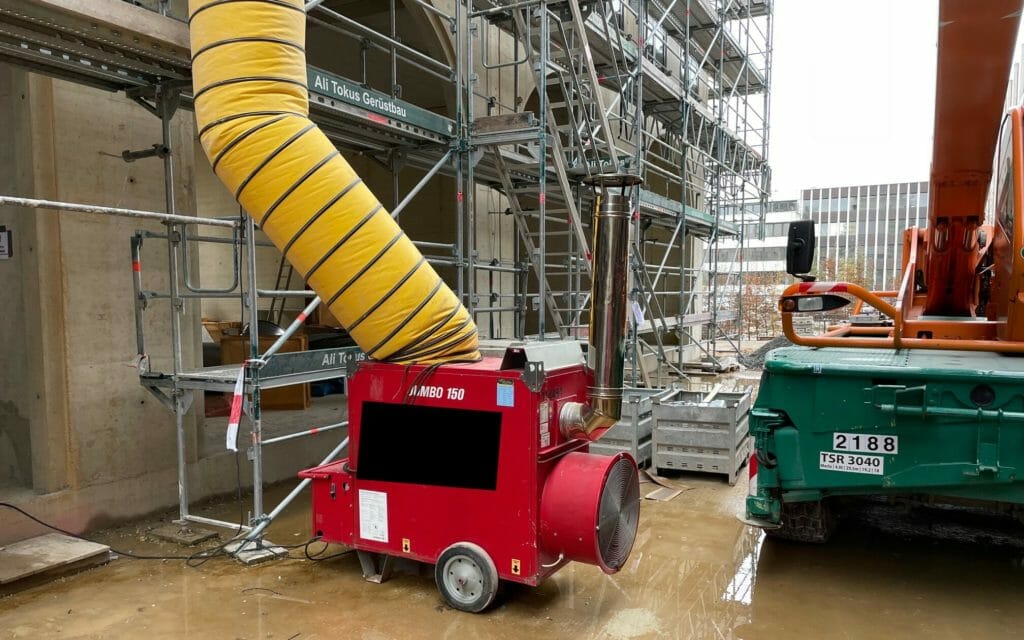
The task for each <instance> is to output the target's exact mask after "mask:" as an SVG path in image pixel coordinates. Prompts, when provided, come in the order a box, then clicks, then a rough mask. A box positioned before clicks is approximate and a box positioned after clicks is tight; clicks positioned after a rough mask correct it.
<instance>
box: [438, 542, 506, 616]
mask: <svg viewBox="0 0 1024 640" xmlns="http://www.w3.org/2000/svg"><path fill="white" fill-rule="evenodd" d="M434 581H435V582H437V590H438V591H440V592H441V597H442V598H444V601H445V602H446V603H448V606H450V607H451V608H453V609H458V610H459V611H466V612H469V613H480V612H481V611H483V610H484V609H486V608H487V607H489V606H490V605H491V603H492V602H494V596H495V595H497V593H498V568H497V567H495V566H494V561H493V560H491V556H489V555H487V552H486V551H484V550H483V549H482V548H481V547H480V546H478V545H475V544H473V543H471V542H457V543H455V544H453V545H452V546H450V547H448V548H447V549H445V550H444V551H443V552H442V553H441V556H440V557H439V558H438V559H437V564H436V565H434Z"/></svg>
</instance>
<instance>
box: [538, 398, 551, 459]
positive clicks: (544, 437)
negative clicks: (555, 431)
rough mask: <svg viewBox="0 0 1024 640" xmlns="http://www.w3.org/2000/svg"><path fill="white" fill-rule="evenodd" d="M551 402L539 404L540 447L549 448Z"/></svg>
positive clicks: (546, 401)
mask: <svg viewBox="0 0 1024 640" xmlns="http://www.w3.org/2000/svg"><path fill="white" fill-rule="evenodd" d="M550 425H551V401H549V400H545V401H544V402H541V403H540V446H541V448H542V449H543V448H544V447H550V446H551V427H550Z"/></svg>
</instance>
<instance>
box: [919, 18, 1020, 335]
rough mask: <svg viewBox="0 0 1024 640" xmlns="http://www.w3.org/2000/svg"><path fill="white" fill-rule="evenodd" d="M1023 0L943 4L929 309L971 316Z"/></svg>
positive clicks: (930, 221)
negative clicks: (981, 237) (981, 230)
mask: <svg viewBox="0 0 1024 640" xmlns="http://www.w3.org/2000/svg"><path fill="white" fill-rule="evenodd" d="M1021 8H1022V3H1021V0H984V2H978V0H942V2H941V3H940V5H939V38H938V64H937V75H936V85H935V139H934V143H933V148H932V168H931V178H930V179H931V188H930V196H929V198H930V202H929V205H928V210H929V216H928V234H929V235H928V242H927V252H928V255H927V260H926V263H927V275H926V279H925V283H926V286H927V288H928V291H927V296H926V300H925V308H924V312H925V313H926V314H931V315H947V316H971V315H973V306H974V278H975V276H974V269H975V266H976V265H977V260H978V258H977V255H978V246H977V238H976V236H977V229H978V228H979V227H980V226H981V224H982V223H983V222H984V217H985V213H984V208H985V196H986V194H987V192H988V185H989V181H990V180H991V179H992V158H993V156H994V155H995V147H996V139H997V138H998V135H999V124H1000V121H1001V120H1002V115H1003V106H1004V97H1005V95H1006V81H1007V78H1009V75H1010V67H1011V64H1012V61H1013V48H1014V43H1015V41H1016V38H1017V30H1018V27H1019V26H1020V17H1021Z"/></svg>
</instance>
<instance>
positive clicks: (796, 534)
mask: <svg viewBox="0 0 1024 640" xmlns="http://www.w3.org/2000/svg"><path fill="white" fill-rule="evenodd" d="M750 433H751V435H752V436H753V438H754V449H755V453H754V455H753V457H752V459H751V489H750V495H749V496H748V498H747V518H748V520H749V521H750V522H751V523H752V524H755V525H758V526H762V527H764V528H765V529H766V530H768V532H769V534H770V535H773V536H776V537H781V538H786V539H791V540H800V541H806V542H824V541H825V540H827V539H828V537H829V535H830V534H831V532H832V530H833V529H834V526H835V517H834V516H835V507H836V506H837V504H838V503H839V502H842V501H843V500H844V499H846V498H848V497H853V496H891V497H899V498H907V499H911V500H917V499H922V500H925V501H927V502H933V503H934V502H943V501H948V502H950V503H953V504H962V503H965V502H970V503H972V504H973V503H978V504H982V505H984V506H986V507H991V508H993V509H997V510H999V511H1002V512H1004V513H1006V512H1008V513H1012V514H1013V515H1016V516H1018V517H1019V516H1020V515H1022V514H1024V478H1022V477H1021V473H1020V472H1021V471H1024V357H1014V356H1007V355H1001V354H996V353H981V352H971V351H934V350H901V351H895V350H891V349H865V348H841V347H836V348H811V347H787V348H782V349H778V350H776V351H773V352H772V353H771V354H770V355H769V357H768V359H767V360H766V362H765V367H764V374H763V377H762V379H761V388H760V392H759V394H758V398H757V402H756V403H755V405H754V408H753V411H752V413H751V417H750Z"/></svg>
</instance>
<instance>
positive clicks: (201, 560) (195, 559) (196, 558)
mask: <svg viewBox="0 0 1024 640" xmlns="http://www.w3.org/2000/svg"><path fill="white" fill-rule="evenodd" d="M0 508H5V509H10V510H12V511H16V512H18V513H20V514H21V515H23V516H25V517H26V518H28V519H29V520H31V521H32V522H35V523H36V524H38V525H41V526H43V527H46V528H47V529H51V530H53V531H56V532H58V533H63V534H64V535H66V536H69V537H71V538H76V539H78V540H85V541H86V542H93V543H96V544H102V543H97V542H96V541H95V540H92V539H90V538H86V537H85V536H82V535H79V534H77V533H72V532H70V531H68V530H66V529H62V528H60V527H58V526H56V525H53V524H50V523H49V522H46V521H44V520H40V519H39V518H37V517H35V516H34V515H32V514H31V513H29V512H28V511H25V510H24V509H22V508H21V507H18V506H16V505H13V504H11V503H9V502H0ZM240 535H241V529H239V533H238V534H236V535H235V536H233V537H232V538H231V539H230V540H227V541H225V542H223V543H221V544H218V545H217V546H215V547H211V548H209V549H203V550H201V551H197V552H195V553H193V554H191V555H187V556H186V555H146V554H140V553H131V552H130V551H122V550H120V549H115V548H114V547H112V546H110V545H106V546H107V547H108V548H109V549H110V550H111V551H112V552H114V553H116V554H117V555H119V556H123V557H125V558H130V559H132V560H184V561H185V564H186V565H188V566H189V567H192V568H198V567H201V566H203V565H204V564H206V563H207V562H209V561H210V560H212V559H214V558H218V557H230V555H231V554H230V553H228V552H227V550H226V549H227V546H228V545H230V544H231V543H232V542H237V541H238V540H239V536H240ZM319 540H320V537H319V536H314V537H312V538H310V539H309V540H307V541H305V542H300V543H298V544H292V545H283V544H277V545H274V547H277V548H281V549H285V550H288V549H299V548H301V549H302V550H303V555H302V556H293V555H291V554H288V553H287V552H286V553H284V554H278V556H279V557H280V558H282V559H289V560H302V559H303V558H305V559H306V560H310V561H313V562H323V561H325V560H331V559H334V558H338V557H341V556H344V555H347V554H349V553H352V551H354V549H346V550H344V551H341V552H338V553H334V554H331V555H328V556H323V554H324V552H326V551H327V549H328V548H329V547H330V543H327V542H325V543H324V548H323V549H321V550H320V551H318V552H317V553H313V554H311V553H310V552H309V548H310V546H311V545H312V544H313V543H315V542H317V541H319ZM321 556H323V557H321Z"/></svg>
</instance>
